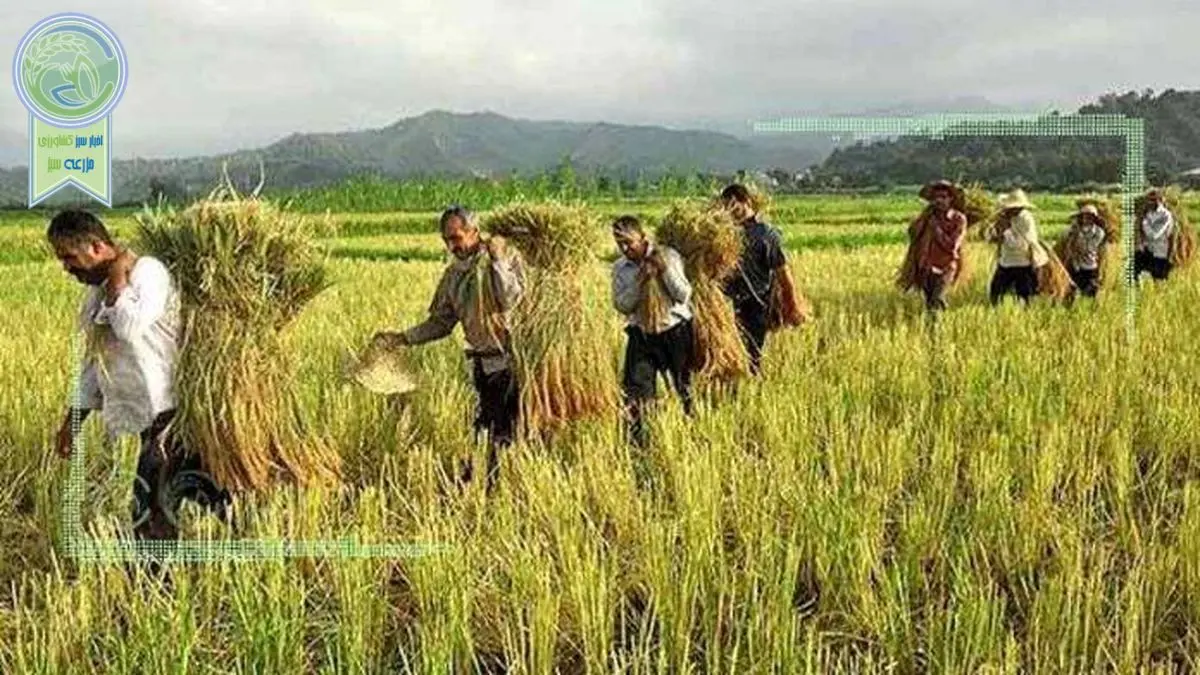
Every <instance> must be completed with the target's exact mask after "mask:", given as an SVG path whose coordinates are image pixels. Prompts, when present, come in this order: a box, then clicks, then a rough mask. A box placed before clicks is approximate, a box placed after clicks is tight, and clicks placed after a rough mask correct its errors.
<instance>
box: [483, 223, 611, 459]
mask: <svg viewBox="0 0 1200 675" xmlns="http://www.w3.org/2000/svg"><path fill="white" fill-rule="evenodd" d="M483 228H484V230H485V231H487V232H488V233H489V234H491V235H493V236H501V237H504V238H506V239H507V240H509V241H510V242H512V244H513V245H514V246H515V247H516V248H517V249H518V250H519V251H520V253H521V255H522V257H523V258H524V259H525V261H526V262H527V263H529V268H528V269H527V271H526V284H525V293H524V297H523V298H522V299H521V301H520V302H519V303H518V304H517V306H516V307H515V308H514V309H513V311H512V313H511V316H510V319H509V325H510V327H511V331H510V337H511V345H512V355H513V361H514V373H515V374H516V377H517V382H518V384H519V386H520V398H521V411H520V423H519V424H520V428H521V431H520V433H521V435H522V436H524V437H526V438H530V439H535V438H542V437H544V436H545V435H546V434H548V433H551V432H553V431H555V430H557V429H559V428H561V427H562V426H563V425H565V424H566V423H568V422H571V421H575V420H580V419H585V418H589V417H595V416H611V415H615V414H616V413H617V411H618V410H619V404H620V392H619V389H618V386H617V381H616V379H615V378H614V377H613V375H612V369H611V359H610V355H611V352H610V349H611V347H610V345H609V342H608V341H607V340H606V339H604V336H605V335H606V334H607V330H606V326H607V323H606V322H607V320H608V314H607V312H606V311H603V312H602V311H601V310H600V308H605V307H607V303H598V302H585V301H584V298H583V288H584V284H583V275H584V274H586V273H588V272H589V270H592V269H593V268H595V265H594V264H593V263H594V262H595V261H596V251H597V250H598V247H599V243H600V242H599V234H600V233H601V232H604V229H603V228H602V227H600V225H599V222H598V221H597V220H596V218H595V217H594V216H592V215H591V214H589V213H588V211H587V210H586V208H585V207H584V206H583V205H579V204H573V205H567V204H563V203H560V202H555V201H549V202H542V203H517V204H513V205H510V206H507V207H505V208H502V209H500V210H498V211H495V212H493V213H492V214H491V215H489V216H488V217H487V219H486V220H485V221H484V224H483ZM484 279H485V283H484V284H483V285H482V286H483V288H484V289H485V292H489V293H490V292H491V291H487V290H486V289H487V287H488V286H490V283H491V282H490V279H491V277H490V276H486V277H485V278H484Z"/></svg>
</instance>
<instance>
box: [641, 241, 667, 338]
mask: <svg viewBox="0 0 1200 675" xmlns="http://www.w3.org/2000/svg"><path fill="white" fill-rule="evenodd" d="M650 255H651V257H654V258H656V259H657V261H659V262H660V268H661V266H662V264H663V263H661V261H662V256H661V255H660V254H659V253H658V252H657V251H655V252H653V253H651V254H650ZM644 270H645V268H643V271H641V272H639V274H638V286H639V288H640V292H641V298H642V302H641V303H640V304H639V305H638V315H639V316H638V320H639V321H640V322H641V324H642V325H643V326H654V327H655V330H658V329H661V328H662V327H663V326H665V325H666V323H667V321H668V320H669V319H670V307H671V303H670V301H669V300H668V299H667V288H666V286H665V285H664V284H663V280H662V275H659V274H651V273H649V272H647V271H644Z"/></svg>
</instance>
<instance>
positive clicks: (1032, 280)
mask: <svg viewBox="0 0 1200 675" xmlns="http://www.w3.org/2000/svg"><path fill="white" fill-rule="evenodd" d="M1037 290H1038V282H1037V272H1035V271H1034V269H1033V266H1032V265H1026V266H1025V267H997V268H996V274H995V276H993V277H992V286H991V288H990V289H989V292H988V295H989V297H990V298H991V301H992V304H993V305H996V304H999V303H1000V299H1001V298H1003V297H1004V295H1005V294H1006V293H1009V292H1015V293H1016V295H1017V297H1018V298H1020V299H1021V301H1022V302H1026V303H1028V302H1029V299H1030V298H1032V297H1033V296H1035V295H1037Z"/></svg>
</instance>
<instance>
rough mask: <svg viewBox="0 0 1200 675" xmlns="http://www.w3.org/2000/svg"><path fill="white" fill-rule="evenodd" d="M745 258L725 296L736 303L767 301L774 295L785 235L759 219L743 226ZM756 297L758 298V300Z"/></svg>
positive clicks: (782, 261) (761, 302)
mask: <svg viewBox="0 0 1200 675" xmlns="http://www.w3.org/2000/svg"><path fill="white" fill-rule="evenodd" d="M742 237H743V238H742V258H741V261H740V262H739V263H738V267H739V268H741V269H740V271H738V270H735V271H734V272H733V276H732V277H731V278H730V279H729V281H728V282H726V284H725V295H727V296H729V297H730V298H731V299H732V300H733V301H734V303H735V304H739V305H740V304H744V303H747V302H749V303H755V304H762V305H763V307H764V308H765V307H766V304H767V303H768V302H769V301H770V297H771V272H772V270H775V269H777V268H779V267H780V266H782V265H783V264H784V262H785V260H784V257H783V236H782V235H781V234H780V233H779V230H777V229H775V228H774V227H771V225H769V224H768V223H764V222H762V221H761V220H758V219H757V218H755V219H754V222H752V223H750V224H749V225H744V226H742ZM755 296H758V300H757V301H755Z"/></svg>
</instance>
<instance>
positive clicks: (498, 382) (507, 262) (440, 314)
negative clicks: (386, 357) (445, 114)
mask: <svg viewBox="0 0 1200 675" xmlns="http://www.w3.org/2000/svg"><path fill="white" fill-rule="evenodd" d="M440 223H441V232H442V239H443V241H445V243H446V248H447V249H449V251H450V253H452V254H453V255H454V257H455V260H454V261H453V262H451V263H450V265H448V266H447V267H446V270H445V272H444V273H443V274H442V279H441V281H440V282H439V283H438V286H437V290H436V291H435V292H434V296H433V301H432V302H431V303H430V306H429V318H427V319H426V320H425V321H424V322H422V323H420V324H418V325H416V326H413V327H412V328H410V329H408V330H406V331H404V332H401V333H393V332H381V333H378V334H377V335H376V336H375V338H374V341H373V342H374V343H373V345H372V346H373V347H376V348H380V347H381V348H384V349H390V348H393V347H398V346H416V345H421V344H425V343H428V342H433V341H435V340H440V339H442V338H445V337H447V336H449V335H450V334H451V332H453V331H454V326H455V325H456V324H459V323H461V324H462V327H463V336H464V337H465V338H466V341H467V345H468V347H469V348H468V349H467V357H468V358H469V359H470V360H471V362H472V366H473V380H474V385H475V390H476V392H477V393H478V395H479V405H478V413H477V416H476V418H475V423H474V427H475V431H476V433H486V434H487V437H488V468H487V480H488V487H489V489H490V488H491V487H493V486H494V485H495V481H496V478H497V476H498V472H499V457H498V451H499V449H501V448H504V447H507V446H508V445H510V444H511V443H512V442H513V439H514V435H515V432H516V424H517V416H518V413H519V411H520V394H519V391H518V386H517V378H516V377H515V376H514V374H513V370H512V356H511V348H510V344H509V325H508V315H509V312H510V310H511V309H512V308H513V307H514V306H516V304H517V303H518V302H519V301H520V299H521V297H522V295H523V294H524V290H525V268H524V262H523V261H522V259H521V256H520V255H519V254H518V253H517V252H516V251H513V250H509V249H508V247H507V246H506V245H505V241H504V239H503V238H501V237H496V236H493V237H490V238H488V240H487V241H486V242H485V241H483V239H482V237H481V236H480V232H479V226H478V223H477V221H476V218H475V214H473V213H472V212H471V211H469V210H467V209H466V208H464V207H462V206H452V207H450V208H449V209H446V211H445V212H443V213H442V216H441V221H440ZM484 274H488V275H490V276H491V283H486V282H485V281H484V279H483V275H484ZM493 288H494V289H495V297H494V298H493V297H489V296H490V290H489V289H493ZM469 472H470V470H469V469H468V476H469Z"/></svg>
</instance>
